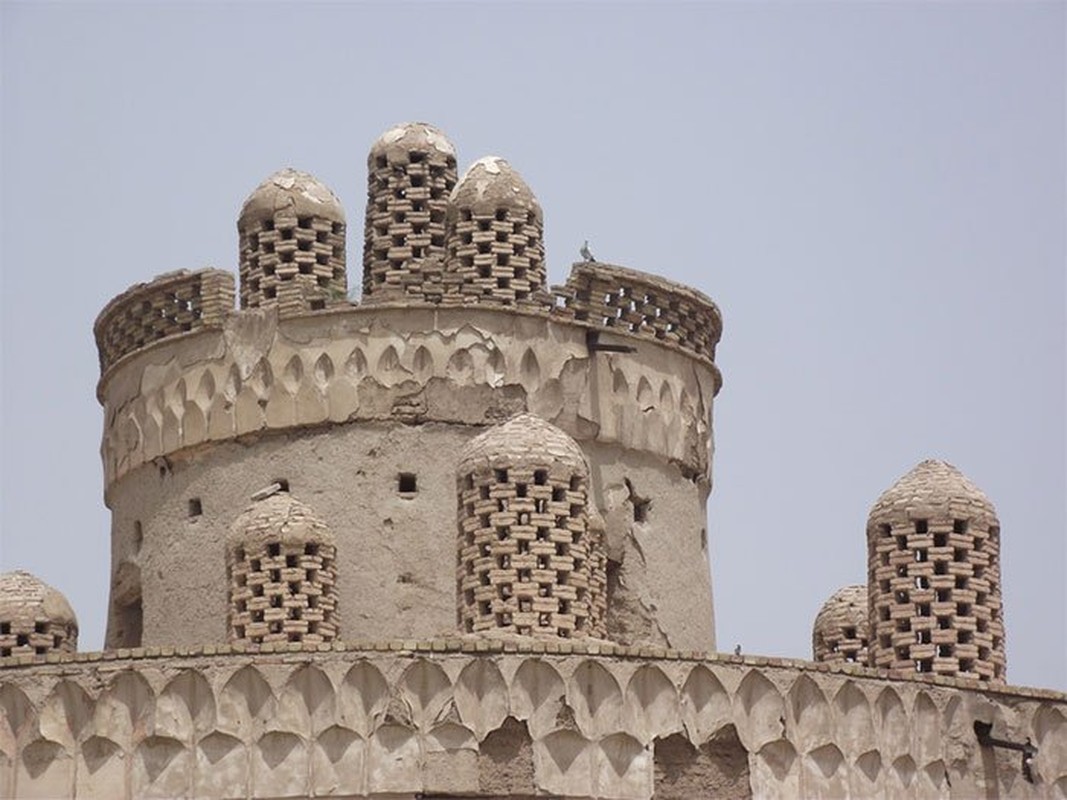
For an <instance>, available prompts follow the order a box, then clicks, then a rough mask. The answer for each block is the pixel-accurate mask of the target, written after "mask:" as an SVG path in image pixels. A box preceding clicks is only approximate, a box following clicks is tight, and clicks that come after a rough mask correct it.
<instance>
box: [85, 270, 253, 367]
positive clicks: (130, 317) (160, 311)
mask: <svg viewBox="0 0 1067 800" xmlns="http://www.w3.org/2000/svg"><path fill="white" fill-rule="evenodd" d="M233 303H234V286H233V275H231V274H230V273H228V272H223V271H222V270H217V269H204V270H197V271H195V272H194V271H189V270H179V271H177V272H169V273H167V274H165V275H160V276H159V277H157V278H155V279H154V280H152V281H150V282H148V283H139V284H137V285H136V286H132V287H130V288H129V289H127V290H126V291H125V292H123V293H122V294H120V295H119V296H118V297H116V298H115V299H114V300H112V301H111V302H110V303H108V304H107V306H105V308H104V310H103V311H101V312H100V315H99V316H98V317H97V318H96V323H95V325H94V326H93V333H94V334H95V337H96V347H97V353H98V355H99V357H100V370H101V372H104V371H106V370H107V369H108V368H109V367H111V365H112V364H114V363H115V362H116V361H118V360H119V359H120V358H122V357H123V356H124V355H126V354H127V353H132V352H133V351H135V350H139V349H141V348H142V347H144V346H145V345H148V344H151V343H152V342H155V341H158V340H160V339H165V338H166V337H168V336H174V335H177V334H182V333H189V332H191V331H195V330H199V329H201V328H219V327H222V322H223V320H224V319H225V317H226V315H228V314H230V313H231V312H232V311H233Z"/></svg>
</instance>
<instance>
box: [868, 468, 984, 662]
mask: <svg viewBox="0 0 1067 800" xmlns="http://www.w3.org/2000/svg"><path fill="white" fill-rule="evenodd" d="M867 558H868V562H867V565H868V582H867V583H868V590H869V592H870V601H869V610H870V628H871V644H870V649H871V659H872V660H871V663H872V665H874V666H877V667H891V668H893V669H897V670H902V669H913V670H915V671H917V672H933V673H936V674H939V675H973V676H975V677H980V678H983V679H985V680H992V681H996V682H1000V683H1002V682H1003V681H1004V666H1005V659H1004V621H1003V609H1002V603H1001V595H1000V522H999V521H998V520H997V514H996V511H995V510H994V508H993V504H992V503H991V502H989V498H987V497H986V496H985V495H984V494H983V493H982V492H981V490H979V489H978V488H977V487H976V486H975V485H974V484H973V483H971V482H970V481H969V480H968V479H967V478H966V477H965V476H964V475H963V474H962V473H961V472H960V471H959V470H958V469H956V468H955V467H954V466H952V465H951V464H947V463H945V462H944V461H935V460H930V461H923V462H922V463H921V464H919V465H918V466H916V467H915V468H914V469H913V470H911V471H910V472H909V473H908V474H907V475H905V476H904V477H902V478H901V479H900V480H898V481H897V482H896V483H895V484H893V486H891V487H890V488H889V489H888V490H886V492H885V493H884V494H883V495H882V496H881V497H880V498H879V499H878V501H877V502H876V503H875V504H874V507H873V508H872V509H871V513H870V516H869V517H868V520H867Z"/></svg>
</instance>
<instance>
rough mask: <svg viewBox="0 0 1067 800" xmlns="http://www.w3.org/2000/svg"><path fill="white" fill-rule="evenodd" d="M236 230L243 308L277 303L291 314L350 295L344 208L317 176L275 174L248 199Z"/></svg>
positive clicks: (290, 171)
mask: <svg viewBox="0 0 1067 800" xmlns="http://www.w3.org/2000/svg"><path fill="white" fill-rule="evenodd" d="M237 231H238V233H239V234H240V241H241V245H240V247H241V252H240V263H241V275H240V283H241V308H259V307H262V306H268V305H276V306H278V308H279V313H281V314H283V315H286V316H287V315H289V314H297V313H301V312H302V311H314V310H317V309H321V308H325V307H326V306H327V304H329V303H330V302H331V301H344V300H345V299H346V295H347V291H348V278H347V275H346V274H345V212H344V209H343V208H342V207H341V201H340V200H338V199H337V196H336V195H335V194H334V193H333V192H332V191H330V189H329V187H327V186H326V185H325V184H324V183H322V182H320V181H318V180H317V179H316V178H314V177H313V176H311V175H308V174H307V173H306V172H299V171H297V170H295V169H291V168H286V169H283V170H280V171H278V172H275V173H274V174H273V175H271V176H270V177H269V178H267V180H265V181H263V183H261V184H260V185H259V186H258V187H256V190H255V191H254V192H252V194H251V195H249V197H248V199H247V200H245V203H244V206H243V207H242V208H241V216H240V217H239V218H238V220H237Z"/></svg>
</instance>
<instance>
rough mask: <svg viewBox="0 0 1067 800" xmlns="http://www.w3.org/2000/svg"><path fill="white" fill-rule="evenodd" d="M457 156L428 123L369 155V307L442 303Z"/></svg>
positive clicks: (390, 136)
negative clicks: (400, 301) (406, 300)
mask: <svg viewBox="0 0 1067 800" xmlns="http://www.w3.org/2000/svg"><path fill="white" fill-rule="evenodd" d="M455 185H456V150H455V148H454V147H453V146H452V143H451V142H449V141H448V139H447V137H446V136H445V135H444V134H443V133H441V131H439V130H438V129H437V128H435V127H433V126H432V125H427V124H426V123H425V122H409V123H406V124H404V125H397V126H396V127H394V128H390V129H389V130H387V131H386V132H385V133H383V134H382V135H381V136H380V137H378V140H377V141H376V142H375V143H374V145H373V146H372V147H371V150H370V154H369V155H368V156H367V219H366V224H365V227H364V236H363V302H364V303H368V302H378V301H385V300H391V299H397V298H399V297H403V296H405V295H407V296H411V297H415V298H421V299H425V300H433V301H437V300H440V295H441V265H442V261H443V258H444V254H445V215H446V210H447V208H448V198H449V195H450V194H451V193H452V189H453V188H454V187H455Z"/></svg>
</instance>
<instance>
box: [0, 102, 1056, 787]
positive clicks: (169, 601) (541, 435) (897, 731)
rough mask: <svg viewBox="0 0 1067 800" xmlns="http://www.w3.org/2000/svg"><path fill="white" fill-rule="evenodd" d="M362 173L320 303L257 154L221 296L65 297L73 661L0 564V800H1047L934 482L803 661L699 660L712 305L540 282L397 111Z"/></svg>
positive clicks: (313, 237)
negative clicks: (103, 525)
mask: <svg viewBox="0 0 1067 800" xmlns="http://www.w3.org/2000/svg"><path fill="white" fill-rule="evenodd" d="M359 160H361V157H358V156H357V157H354V158H353V162H356V161H359ZM367 167H368V175H367V184H366V188H367V195H366V196H367V206H366V214H365V217H364V219H365V227H364V234H363V275H362V287H363V292H362V297H361V298H360V300H359V301H353V300H351V299H350V298H349V297H348V275H347V272H346V269H347V267H346V261H345V254H346V247H347V245H348V244H349V242H347V231H346V228H345V220H346V213H345V210H344V208H343V207H342V204H341V201H340V199H339V197H338V196H337V195H336V194H334V192H333V191H332V190H331V189H329V188H327V186H326V185H325V184H324V183H323V182H321V181H320V180H319V179H318V178H316V177H313V176H311V175H308V174H307V173H304V172H300V171H298V170H294V169H288V168H287V169H283V170H281V171H279V172H276V173H274V174H273V175H271V176H270V177H269V178H268V179H267V180H266V181H265V182H263V183H262V184H261V185H260V186H259V187H257V188H256V189H255V190H254V191H253V192H252V194H251V195H250V196H249V197H248V199H247V200H246V201H245V203H244V205H243V206H240V193H237V194H235V195H234V208H235V215H234V216H235V217H236V218H237V243H238V244H237V248H236V249H237V253H238V259H237V264H236V267H237V270H236V272H237V280H236V281H235V278H234V274H233V272H231V271H227V270H221V269H200V270H181V271H178V272H172V273H168V274H166V275H161V276H159V277H157V278H155V279H153V280H151V281H148V282H147V283H139V284H137V285H135V286H133V287H130V288H129V289H128V290H126V291H125V292H122V293H121V294H119V295H118V296H117V297H116V298H115V299H114V300H112V301H111V302H110V303H108V304H107V306H106V307H105V308H104V310H103V311H102V312H101V313H100V315H99V317H98V318H97V321H96V324H95V327H94V333H95V336H96V343H97V349H98V353H99V361H100V380H99V384H98V386H97V397H98V399H99V401H100V403H101V405H102V406H103V418H104V425H103V436H102V444H101V456H102V461H103V471H104V502H105V503H106V504H107V507H108V508H109V509H110V511H111V531H110V547H111V575H110V585H111V594H110V601H109V611H108V620H107V635H106V641H105V645H104V647H105V649H104V651H103V652H100V653H85V652H77V651H76V646H77V622H76V620H75V617H74V612H73V611H72V609H71V608H70V606H69V605H68V604H67V602H66V601H65V600H64V599H63V597H62V595H60V594H59V592H57V591H56V590H54V589H51V588H50V587H48V586H46V585H45V584H43V583H42V582H41V581H39V580H37V579H36V578H34V577H33V576H30V575H27V574H26V573H21V572H15V573H9V574H7V575H4V576H2V577H0V710H2V713H0V798H6V797H17V798H45V797H47V798H55V797H75V798H100V797H107V798H117V799H120V800H128V799H132V798H179V797H181V798H225V799H227V800H238V798H240V799H241V800H247V799H248V798H272V800H280V798H309V797H334V798H356V797H376V798H391V799H392V800H398V799H399V798H408V800H415V798H427V799H428V798H452V799H453V800H459V799H460V798H516V800H530V798H534V797H561V798H616V799H617V800H650V799H651V798H659V799H660V800H666V799H667V798H687V799H691V798H704V797H717V798H753V797H758V798H776V797H777V798H795V797H835V798H836V797H854V798H868V797H885V798H919V797H922V798H927V797H945V798H948V797H955V798H968V799H969V798H974V797H1023V798H1029V797H1035V798H1036V797H1065V796H1067V697H1065V696H1064V695H1063V694H1060V693H1057V692H1052V691H1047V690H1040V689H1026V688H1020V687H1009V686H1007V685H1006V684H1005V678H1006V676H1005V672H1004V663H1005V662H1004V630H1003V619H1002V613H1001V600H1000V594H1001V586H1000V575H999V539H1000V529H999V522H998V521H997V517H996V514H995V512H994V510H993V507H992V505H991V504H990V502H989V501H988V500H987V499H986V498H985V496H984V495H982V494H981V493H980V492H979V491H978V490H977V489H975V488H974V486H973V485H972V484H970V483H969V482H968V481H967V480H966V479H965V478H963V476H962V475H961V474H960V473H959V472H958V471H957V470H955V469H954V468H953V467H950V466H949V465H947V464H945V463H943V462H939V461H930V462H923V463H922V464H920V465H919V466H918V467H916V469H915V470H913V471H912V472H910V473H909V474H908V475H906V476H905V477H904V478H902V479H901V480H900V481H899V482H898V483H897V484H895V485H894V486H893V487H892V488H891V489H890V490H889V491H887V492H886V493H885V495H883V496H882V497H881V498H880V499H879V500H878V502H877V503H876V504H875V506H874V508H873V509H872V511H871V515H870V520H869V521H868V524H867V543H868V547H869V572H868V578H869V580H868V583H867V585H866V586H849V587H846V588H845V589H843V590H841V591H839V592H838V593H837V594H835V595H834V596H833V597H831V599H830V600H829V601H828V602H827V603H826V605H825V606H824V607H823V609H822V611H821V613H820V614H819V616H818V618H817V620H816V622H815V627H814V631H813V646H814V660H811V661H807V660H800V659H785V658H768V657H763V656H757V655H747V654H746V655H744V656H741V655H728V654H723V653H718V652H717V651H716V639H715V614H714V605H713V602H712V581H711V570H710V568H709V530H710V533H711V537H710V538H711V539H712V541H714V539H715V536H716V535H717V531H716V529H715V528H714V526H712V527H711V528H710V529H709V526H708V520H707V500H708V497H709V493H710V491H711V488H712V481H711V475H712V471H711V464H712V455H713V438H712V415H713V408H714V404H715V399H716V396H717V394H718V392H719V390H720V388H721V387H722V378H721V375H720V372H719V368H718V367H717V366H716V361H715V359H716V348H717V346H718V343H719V339H720V337H721V335H722V317H721V315H720V312H719V309H718V308H717V307H716V305H715V303H714V302H712V301H711V300H710V299H709V298H708V297H707V296H706V295H705V294H703V293H702V292H700V291H697V290H696V289H692V288H689V287H686V286H682V285H680V284H678V283H675V282H673V281H669V280H666V279H663V278H660V277H656V276H655V275H651V274H648V273H645V272H639V271H637V270H633V269H627V268H625V267H621V266H617V265H614V264H605V263H599V262H596V263H594V262H581V263H578V264H574V265H573V266H572V267H571V269H570V272H569V274H568V275H567V277H566V279H565V281H564V283H563V284H562V285H556V286H553V285H550V284H549V281H548V269H547V262H546V259H545V250H544V232H545V229H544V226H545V220H544V216H543V214H542V209H541V206H540V204H539V203H538V201H537V198H536V196H535V194H534V192H533V190H532V189H531V187H530V185H529V184H527V182H526V181H525V180H524V179H523V178H522V177H520V174H519V171H518V170H517V168H516V167H513V166H512V165H511V164H509V163H508V162H507V161H505V160H504V159H502V158H498V157H494V156H490V157H486V158H481V159H478V160H475V161H474V162H473V163H472V164H471V165H470V166H469V167H468V168H467V169H466V170H465V171H464V172H462V173H461V172H460V171H459V169H458V161H457V154H456V149H455V148H454V147H453V145H452V144H451V143H450V142H449V140H448V139H447V138H446V137H445V135H444V134H443V133H442V132H441V131H440V130H438V129H437V128H435V127H433V126H431V125H427V124H425V123H407V124H403V125H398V126H395V127H393V128H390V129H389V130H388V131H386V132H385V133H384V134H382V135H381V136H380V137H379V138H378V139H377V140H376V141H375V142H374V143H373V144H372V145H371V148H370V154H369V156H368V158H367ZM348 173H349V169H348V167H345V166H344V165H342V167H341V171H340V173H339V174H341V175H347V174H348ZM461 174H462V178H461V177H459V176H460V175H461ZM527 174H528V175H529V176H530V177H531V178H532V177H533V176H534V173H533V172H528V173H527ZM347 183H348V181H347V179H342V180H339V181H336V182H334V181H331V185H334V186H337V187H338V188H340V189H346V190H347V188H348V187H347V186H346V184H347ZM358 193H359V194H362V186H360V188H359V190H358ZM239 206H240V210H239V211H237V209H238V207H239ZM665 213H669V210H668V211H667V212H665ZM238 298H239V302H238ZM727 468H728V467H727ZM769 491H773V487H771V488H769ZM861 527H862V521H857V525H856V530H860V529H861ZM5 533H7V532H6V531H5ZM762 534H763V532H762V531H760V530H759V529H758V528H757V529H754V530H753V531H752V532H751V535H757V536H758V535H762ZM1010 540H1011V536H1010V531H1009V530H1006V533H1005V541H1006V542H1007V541H1010ZM858 566H859V565H858ZM860 568H861V569H862V567H860ZM752 591H753V592H759V593H761V594H767V593H772V592H775V591H779V588H778V587H774V586H755V587H752ZM780 591H781V592H782V596H783V597H787V596H788V590H787V588H782V589H780ZM724 601H725V602H727V603H744V602H748V598H725V599H724ZM813 611H814V609H813ZM983 726H986V727H983ZM988 726H991V727H988ZM978 730H990V731H992V734H993V735H994V736H995V737H998V738H999V739H1002V740H1004V741H1008V742H1015V743H1017V744H1019V745H1020V746H1024V747H1027V748H1033V749H1027V750H1026V754H1025V760H1023V758H1022V756H1023V754H1022V753H1020V752H1019V751H1018V750H1005V749H1003V748H994V747H992V746H991V745H989V743H988V742H987V741H986V742H985V743H983V742H984V741H985V740H980V739H979V738H978V736H977V733H976V731H978ZM1026 742H1028V743H1029V744H1026V745H1024V744H1023V743H1026Z"/></svg>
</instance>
